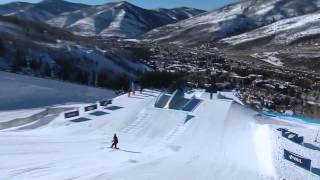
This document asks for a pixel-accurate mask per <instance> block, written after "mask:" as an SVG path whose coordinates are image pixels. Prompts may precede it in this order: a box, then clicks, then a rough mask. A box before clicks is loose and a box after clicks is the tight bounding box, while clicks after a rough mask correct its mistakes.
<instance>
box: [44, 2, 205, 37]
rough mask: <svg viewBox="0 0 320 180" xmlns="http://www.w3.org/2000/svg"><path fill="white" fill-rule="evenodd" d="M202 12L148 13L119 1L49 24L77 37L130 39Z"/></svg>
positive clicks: (172, 11)
mask: <svg viewBox="0 0 320 180" xmlns="http://www.w3.org/2000/svg"><path fill="white" fill-rule="evenodd" d="M203 12H205V11H202V10H198V9H192V8H175V9H156V10H147V9H143V8H140V7H137V6H135V5H133V4H130V3H128V2H119V3H108V4H105V5H99V6H92V7H89V8H86V9H81V10H78V11H74V12H68V13H63V14H61V15H59V16H57V17H55V18H52V19H50V20H49V21H48V23H49V24H51V25H53V26H57V27H62V28H66V29H68V30H70V31H72V32H74V33H76V34H79V35H85V36H107V37H110V36H116V37H126V38H128V37H129V38H133V37H137V36H139V35H142V34H143V33H145V32H147V31H149V30H151V29H154V28H156V27H159V26H163V25H167V24H171V23H175V22H178V21H180V20H183V19H187V18H190V17H193V16H194V15H197V14H200V13H203Z"/></svg>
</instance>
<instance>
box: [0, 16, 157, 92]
mask: <svg viewBox="0 0 320 180" xmlns="http://www.w3.org/2000/svg"><path fill="white" fill-rule="evenodd" d="M0 24H1V26H0V70H4V71H12V72H17V73H24V74H30V75H36V76H46V77H52V78H57V79H62V80H67V81H73V82H78V83H84V84H91V85H93V84H95V81H96V80H97V76H98V77H99V81H100V82H98V83H99V84H100V85H101V86H104V87H106V86H107V85H110V83H112V82H113V80H115V79H116V78H120V77H123V76H124V75H126V76H127V77H128V78H134V77H136V76H137V75H138V74H139V73H141V72H144V71H148V70H151V69H150V68H148V67H147V66H146V65H144V64H142V63H141V62H140V61H138V60H137V59H135V58H133V57H131V56H129V55H127V52H125V51H124V50H121V49H117V48H116V47H114V48H112V49H111V48H110V47H107V46H102V45H101V44H98V43H97V42H96V41H94V40H91V39H90V38H84V37H80V36H76V35H74V34H72V33H71V32H69V31H66V30H64V29H60V28H56V27H52V26H49V25H48V24H46V23H41V22H35V21H28V20H22V19H19V18H16V17H11V16H8V17H7V16H0ZM113 85H115V84H113ZM109 87H112V84H111V85H110V86H109Z"/></svg>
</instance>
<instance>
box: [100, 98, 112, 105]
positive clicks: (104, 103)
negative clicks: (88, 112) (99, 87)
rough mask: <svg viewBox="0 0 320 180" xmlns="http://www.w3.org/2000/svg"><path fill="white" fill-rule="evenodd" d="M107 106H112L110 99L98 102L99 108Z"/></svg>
mask: <svg viewBox="0 0 320 180" xmlns="http://www.w3.org/2000/svg"><path fill="white" fill-rule="evenodd" d="M109 104H112V100H111V99H108V100H103V101H100V106H108V105H109Z"/></svg>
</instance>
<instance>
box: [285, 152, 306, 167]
mask: <svg viewBox="0 0 320 180" xmlns="http://www.w3.org/2000/svg"><path fill="white" fill-rule="evenodd" d="M283 156H284V158H285V159H286V160H288V161H290V162H293V163H294V164H295V165H297V166H299V167H301V168H303V169H305V170H308V171H310V169H311V160H310V159H307V158H304V157H302V156H300V155H298V154H295V153H292V152H290V151H288V150H286V149H284V152H283Z"/></svg>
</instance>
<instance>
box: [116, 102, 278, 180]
mask: <svg viewBox="0 0 320 180" xmlns="http://www.w3.org/2000/svg"><path fill="white" fill-rule="evenodd" d="M254 114H255V113H254V112H253V111H251V110H248V109H246V108H245V107H243V106H241V105H238V104H235V103H233V102H232V101H227V100H214V101H209V100H204V101H203V103H201V104H200V105H199V107H198V108H197V109H196V110H195V111H194V112H193V113H192V116H194V117H193V118H192V119H191V120H190V121H188V122H187V123H186V125H188V127H187V128H186V129H184V130H183V132H182V133H181V135H179V136H175V137H174V140H172V141H167V144H166V145H165V146H164V147H163V148H160V149H159V150H158V151H157V153H158V154H159V156H160V157H161V158H155V159H152V158H151V159H150V161H148V162H145V163H141V164H139V165H137V166H135V167H132V168H130V169H125V170H121V171H120V172H119V173H115V174H113V175H112V176H111V177H112V179H113V178H114V179H126V178H125V177H128V176H127V175H128V174H130V178H129V179H156V180H160V179H187V180H194V179H197V180H201V179H203V180H207V179H230V180H237V179H248V180H249V179H263V178H268V177H272V178H273V177H274V176H275V175H274V170H273V163H272V160H271V159H272V157H271V156H272V149H271V147H270V144H267V143H268V138H267V137H266V135H267V134H268V133H267V132H268V129H265V128H263V127H259V125H257V124H256V123H255V119H254ZM167 123H170V122H167ZM163 128H165V126H163ZM261 128H262V130H261ZM259 138H261V139H260V140H261V141H264V140H265V142H264V143H265V144H264V143H259ZM257 140H258V142H257ZM266 144H267V145H266ZM259 146H261V147H259ZM261 156H263V157H261Z"/></svg>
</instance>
